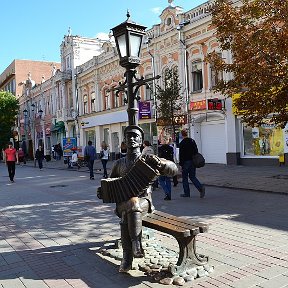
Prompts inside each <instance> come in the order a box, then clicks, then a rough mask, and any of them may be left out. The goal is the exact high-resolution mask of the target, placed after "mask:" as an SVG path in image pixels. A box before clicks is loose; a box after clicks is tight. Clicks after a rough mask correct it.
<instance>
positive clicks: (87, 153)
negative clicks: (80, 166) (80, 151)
mask: <svg viewBox="0 0 288 288" xmlns="http://www.w3.org/2000/svg"><path fill="white" fill-rule="evenodd" d="M84 159H85V160H86V161H87V166H88V168H89V171H90V180H94V171H93V166H94V160H95V159H96V149H95V147H94V146H93V145H92V141H90V140H89V141H88V146H86V147H85V149H84Z"/></svg>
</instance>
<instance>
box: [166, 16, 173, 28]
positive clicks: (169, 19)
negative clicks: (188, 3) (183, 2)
mask: <svg viewBox="0 0 288 288" xmlns="http://www.w3.org/2000/svg"><path fill="white" fill-rule="evenodd" d="M171 23H172V20H171V17H168V18H167V19H166V25H167V26H170V25H171Z"/></svg>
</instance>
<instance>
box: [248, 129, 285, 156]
mask: <svg viewBox="0 0 288 288" xmlns="http://www.w3.org/2000/svg"><path fill="white" fill-rule="evenodd" d="M243 140H244V155H248V156H278V155H281V154H283V153H284V137H283V130H282V129H281V128H276V127H275V125H273V124H262V125H261V126H260V127H255V128H252V127H244V129H243Z"/></svg>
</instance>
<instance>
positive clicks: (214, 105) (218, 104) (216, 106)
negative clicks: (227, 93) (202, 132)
mask: <svg viewBox="0 0 288 288" xmlns="http://www.w3.org/2000/svg"><path fill="white" fill-rule="evenodd" d="M222 108H223V103H222V100H220V99H218V98H214V99H208V110H222Z"/></svg>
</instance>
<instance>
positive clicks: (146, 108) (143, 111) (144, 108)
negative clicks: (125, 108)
mask: <svg viewBox="0 0 288 288" xmlns="http://www.w3.org/2000/svg"><path fill="white" fill-rule="evenodd" d="M139 119H151V104H150V102H149V101H143V102H142V101H140V102H139Z"/></svg>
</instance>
